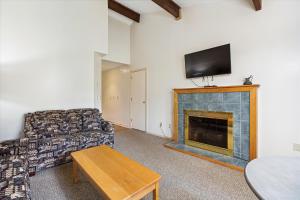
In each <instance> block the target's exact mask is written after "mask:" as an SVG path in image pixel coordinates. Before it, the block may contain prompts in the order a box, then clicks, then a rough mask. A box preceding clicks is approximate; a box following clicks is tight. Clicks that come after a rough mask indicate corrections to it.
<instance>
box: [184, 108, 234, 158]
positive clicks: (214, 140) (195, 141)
mask: <svg viewBox="0 0 300 200" xmlns="http://www.w3.org/2000/svg"><path fill="white" fill-rule="evenodd" d="M232 126H233V115H232V113H225V112H208V111H198V110H186V111H185V143H186V144H187V145H190V146H194V147H198V148H202V149H205V150H210V151H214V152H217V153H222V154H225V155H232V152H233V151H232V149H233V134H232Z"/></svg>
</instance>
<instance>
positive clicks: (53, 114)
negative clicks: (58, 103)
mask: <svg viewBox="0 0 300 200" xmlns="http://www.w3.org/2000/svg"><path fill="white" fill-rule="evenodd" d="M65 116H66V113H65V111H64V110H50V111H38V112H35V113H33V114H32V117H31V126H32V128H33V130H34V131H35V132H36V133H37V134H38V138H49V137H53V136H55V135H63V134H67V133H68V124H67V123H66V121H65Z"/></svg>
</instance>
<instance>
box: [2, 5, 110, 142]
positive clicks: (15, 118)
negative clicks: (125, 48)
mask: <svg viewBox="0 0 300 200" xmlns="http://www.w3.org/2000/svg"><path fill="white" fill-rule="evenodd" d="M0 3H1V4H0V7H1V10H0V20H1V21H0V23H1V24H0V31H1V32H0V36H1V37H0V49H1V59H0V64H1V68H0V134H1V135H0V140H4V139H10V138H17V137H19V136H20V132H21V130H22V127H21V126H22V120H23V115H24V113H26V112H32V111H36V110H46V109H67V108H79V107H94V99H95V98H94V90H95V87H96V86H95V85H94V78H95V77H94V73H95V69H94V65H95V63H96V62H95V58H94V53H95V52H101V53H107V48H108V44H107V41H108V39H107V37H108V36H107V34H108V25H107V24H108V9H107V1H106V0H76V1H63V0H53V1H40V0H26V1H25V0H24V1H18V0H1V1H0Z"/></svg>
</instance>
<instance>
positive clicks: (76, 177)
mask: <svg viewBox="0 0 300 200" xmlns="http://www.w3.org/2000/svg"><path fill="white" fill-rule="evenodd" d="M73 183H78V164H77V162H76V161H75V160H73Z"/></svg>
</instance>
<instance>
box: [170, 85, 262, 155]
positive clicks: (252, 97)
mask: <svg viewBox="0 0 300 200" xmlns="http://www.w3.org/2000/svg"><path fill="white" fill-rule="evenodd" d="M258 87H259V85H239V86H220V87H198V88H176V89H173V92H174V99H173V100H174V104H173V106H174V107H173V120H174V123H173V140H174V141H175V142H178V96H179V95H181V94H193V93H231V92H249V106H250V110H249V129H250V130H249V160H253V159H255V158H256V156H257V88H258Z"/></svg>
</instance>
